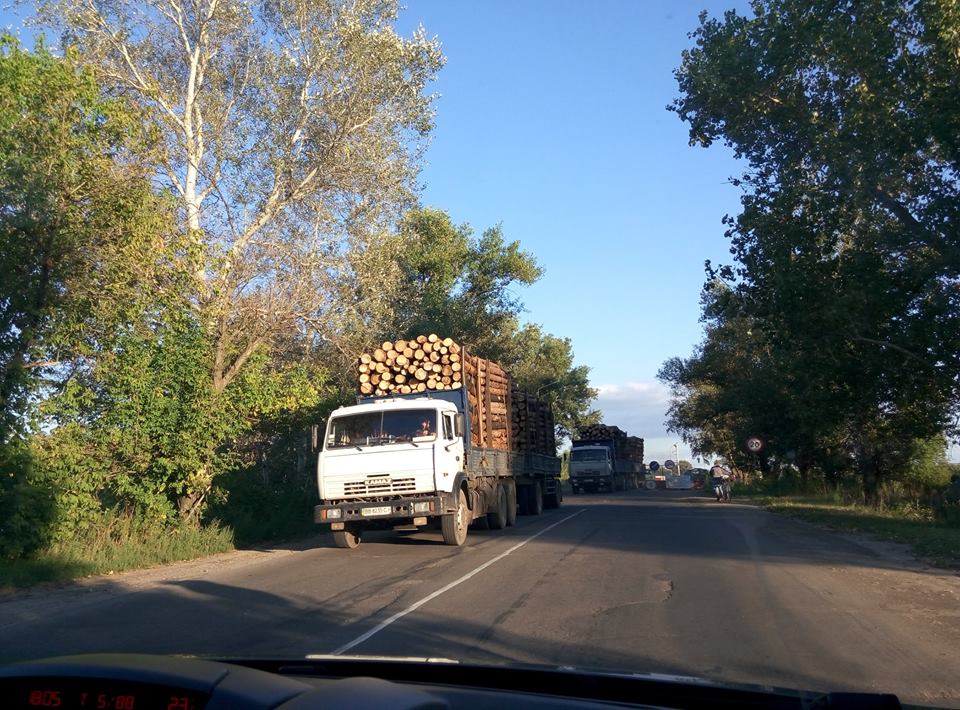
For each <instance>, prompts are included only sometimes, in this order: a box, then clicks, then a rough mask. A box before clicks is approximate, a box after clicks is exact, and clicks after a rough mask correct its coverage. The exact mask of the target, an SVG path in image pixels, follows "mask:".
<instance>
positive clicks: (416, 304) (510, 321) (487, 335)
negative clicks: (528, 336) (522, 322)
mask: <svg viewBox="0 0 960 710" xmlns="http://www.w3.org/2000/svg"><path fill="white" fill-rule="evenodd" d="M400 238H401V243H400V246H401V250H400V252H399V254H398V255H397V257H396V258H397V261H398V263H399V265H400V271H401V274H402V276H401V283H402V285H401V287H400V289H399V294H400V295H399V303H398V305H397V314H398V317H399V319H400V322H399V323H398V325H399V331H400V332H404V333H426V332H437V333H453V334H456V338H457V340H458V341H459V342H461V343H463V344H464V345H467V346H469V347H470V348H471V349H472V350H474V351H475V352H477V353H478V354H482V355H483V356H484V357H489V358H491V359H494V360H498V359H500V358H499V356H500V354H501V353H502V352H503V351H504V348H505V345H504V343H505V341H507V340H509V338H510V337H511V335H512V334H513V332H514V331H515V330H516V327H517V324H516V317H517V315H518V314H519V313H520V311H521V310H522V309H523V304H522V303H521V302H520V301H519V300H518V299H517V298H516V297H514V296H512V295H511V292H510V289H511V287H513V286H514V285H528V284H531V283H534V282H535V281H536V280H537V279H539V278H540V276H541V275H542V273H543V271H542V269H541V268H540V267H539V266H538V265H537V263H536V261H535V259H534V257H533V255H531V254H529V253H528V252H524V251H522V250H521V248H520V244H519V242H516V241H514V242H510V243H509V244H508V243H506V242H505V240H504V237H503V230H502V229H501V227H500V226H497V227H493V228H491V229H487V230H486V231H484V232H483V234H482V235H481V236H480V238H478V239H475V238H474V237H473V232H472V230H471V229H470V227H469V226H467V225H462V226H460V227H456V226H454V224H453V222H452V220H451V219H450V216H449V215H448V214H447V213H445V212H441V211H440V210H435V209H427V208H422V209H416V210H412V211H410V212H409V213H407V215H406V216H405V217H404V220H403V222H402V224H401V226H400Z"/></svg>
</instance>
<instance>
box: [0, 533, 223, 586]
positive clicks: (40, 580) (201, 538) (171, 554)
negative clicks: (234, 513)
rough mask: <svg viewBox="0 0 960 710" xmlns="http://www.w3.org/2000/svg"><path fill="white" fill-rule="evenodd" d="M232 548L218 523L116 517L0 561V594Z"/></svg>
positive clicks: (166, 562)
mask: <svg viewBox="0 0 960 710" xmlns="http://www.w3.org/2000/svg"><path fill="white" fill-rule="evenodd" d="M232 549H234V544H233V532H232V531H231V530H230V529H229V528H226V527H222V526H221V525H219V524H216V523H214V524H212V525H207V526H203V527H198V526H192V525H182V526H179V527H176V528H172V529H170V528H167V529H157V528H151V529H148V528H145V527H143V526H141V525H139V524H138V523H137V522H136V521H135V520H133V519H132V518H129V517H124V516H118V517H116V518H114V519H112V520H110V521H109V522H105V523H104V524H102V525H98V526H96V527H94V528H90V529H88V531H87V532H85V533H84V534H83V535H81V536H79V537H76V538H73V539H70V540H66V541H63V542H60V543H56V544H54V545H52V546H51V547H49V548H48V549H46V550H43V551H42V552H40V553H38V554H36V555H33V556H32V557H29V558H23V559H18V560H14V561H4V562H0V590H7V589H10V588H12V589H22V588H26V587H33V586H36V585H39V584H51V583H63V582H68V581H70V580H72V579H76V578H78V577H84V576H87V575H95V574H109V573H111V572H122V571H124V570H130V569H140V568H143V567H152V566H154V565H162V564H169V563H171V562H179V561H181V560H190V559H195V558H197V557H203V556H205V555H212V554H216V553H218V552H227V551H229V550H232Z"/></svg>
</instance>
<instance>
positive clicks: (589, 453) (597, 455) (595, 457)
mask: <svg viewBox="0 0 960 710" xmlns="http://www.w3.org/2000/svg"><path fill="white" fill-rule="evenodd" d="M570 460H571V461H606V460H607V450H606V449H574V450H573V453H571V454H570Z"/></svg>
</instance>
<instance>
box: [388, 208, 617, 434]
mask: <svg viewBox="0 0 960 710" xmlns="http://www.w3.org/2000/svg"><path fill="white" fill-rule="evenodd" d="M399 236H400V245H399V249H400V251H399V255H398V257H397V259H398V263H399V266H400V271H401V284H400V287H399V288H398V290H397V293H398V303H397V316H398V321H399V322H398V324H397V326H396V327H395V329H394V333H393V334H395V333H403V334H406V335H410V334H419V333H428V332H435V333H444V334H451V336H452V337H455V338H456V340H457V341H458V342H460V343H462V344H464V345H467V346H468V347H469V348H470V349H471V350H472V352H474V353H475V354H477V355H480V356H481V357H485V358H489V359H491V360H495V361H497V362H499V363H501V364H502V365H504V366H505V367H506V368H507V370H509V371H510V373H511V374H512V375H513V377H514V379H515V381H516V382H517V384H518V385H519V386H520V387H521V388H523V389H525V390H527V391H528V392H532V393H539V396H541V397H542V398H543V399H545V400H547V401H549V402H550V403H551V405H552V406H553V411H554V416H555V418H556V422H557V430H558V434H559V435H560V436H565V435H567V434H569V432H570V430H571V429H572V428H573V427H575V426H577V425H578V424H579V425H582V424H589V423H594V422H596V421H599V413H598V412H596V411H593V410H590V403H591V401H592V400H593V399H594V398H595V397H596V394H597V393H596V390H594V389H593V388H591V387H590V385H589V379H588V373H589V370H588V368H586V367H584V366H574V364H573V347H572V343H571V342H570V339H569V338H558V337H556V336H554V335H551V334H549V333H544V332H543V329H542V328H540V326H538V325H534V324H528V325H525V326H523V327H520V326H519V324H518V322H517V316H518V315H519V314H520V312H521V311H522V310H523V304H522V303H521V301H520V300H519V298H517V297H516V296H515V295H513V294H512V288H513V287H515V286H517V285H527V284H532V283H534V282H535V281H537V280H538V279H539V278H540V277H541V275H542V274H543V270H542V269H541V268H540V267H539V266H538V265H537V263H536V260H535V259H534V257H533V255H531V254H530V253H528V252H525V251H523V250H522V249H521V248H520V244H519V242H516V241H513V242H510V243H507V242H506V241H505V239H504V236H503V230H502V229H501V227H500V226H497V227H494V228H491V229H488V230H486V231H484V233H483V234H482V236H481V237H480V238H479V239H475V238H473V232H472V230H471V229H470V227H469V226H467V225H461V226H459V227H457V226H455V225H454V224H453V221H452V220H451V219H450V216H449V215H448V214H447V213H446V212H442V211H440V210H436V209H427V208H422V209H416V210H411V211H410V212H408V213H407V215H406V216H405V218H404V220H403V223H402V224H401V228H400V235H399ZM389 248H397V245H394V244H392V243H391V244H390V247H389ZM384 335H390V334H389V333H385V334H384Z"/></svg>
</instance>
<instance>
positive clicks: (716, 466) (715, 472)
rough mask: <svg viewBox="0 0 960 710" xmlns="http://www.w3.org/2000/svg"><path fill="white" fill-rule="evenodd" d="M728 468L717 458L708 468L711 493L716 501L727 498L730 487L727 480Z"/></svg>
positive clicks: (728, 475)
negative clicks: (711, 484)
mask: <svg viewBox="0 0 960 710" xmlns="http://www.w3.org/2000/svg"><path fill="white" fill-rule="evenodd" d="M731 475H732V474H731V473H730V469H728V468H727V467H726V466H724V465H723V464H722V463H721V462H720V461H719V460H717V461H714V462H713V466H712V467H711V469H710V477H711V479H712V483H713V493H714V495H715V496H716V497H717V501H722V500H729V498H730V489H729V488H728V486H729V480H730V477H731Z"/></svg>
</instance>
